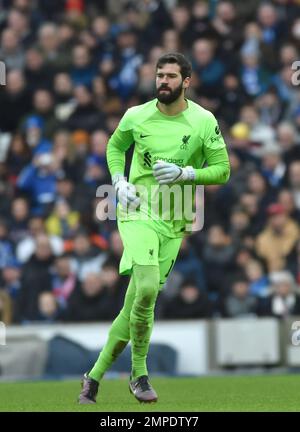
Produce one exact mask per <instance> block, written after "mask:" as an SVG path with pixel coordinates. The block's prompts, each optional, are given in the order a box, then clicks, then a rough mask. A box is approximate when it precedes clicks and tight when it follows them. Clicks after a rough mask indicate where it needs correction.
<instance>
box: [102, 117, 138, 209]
mask: <svg viewBox="0 0 300 432" xmlns="http://www.w3.org/2000/svg"><path fill="white" fill-rule="evenodd" d="M133 141H134V138H133V133H132V126H131V124H130V117H129V115H128V111H127V113H126V114H125V115H124V117H123V118H122V119H121V121H120V124H119V126H118V127H117V129H116V130H115V132H114V133H113V134H112V136H111V138H110V140H109V141H108V144H107V149H106V158H107V165H108V168H109V172H110V174H111V177H112V184H113V186H114V187H115V190H116V194H117V197H118V199H119V201H120V203H121V205H122V207H123V208H124V209H126V208H127V207H128V205H130V206H131V207H132V208H133V209H134V208H136V207H137V206H138V205H139V204H140V200H139V198H138V197H137V194H136V188H135V186H134V185H133V184H131V183H128V182H127V180H126V179H125V177H124V170H125V154H126V151H127V150H128V149H129V147H130V146H131V144H133Z"/></svg>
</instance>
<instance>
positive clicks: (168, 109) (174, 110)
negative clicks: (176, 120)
mask: <svg viewBox="0 0 300 432" xmlns="http://www.w3.org/2000/svg"><path fill="white" fill-rule="evenodd" d="M187 107H188V103H187V100H186V99H185V98H184V97H182V98H180V99H177V100H176V101H175V102H173V103H171V104H169V105H166V104H163V103H161V102H158V103H157V108H158V109H159V111H161V112H162V113H163V114H166V115H169V116H174V115H177V114H180V113H181V112H182V111H184V110H185V109H187Z"/></svg>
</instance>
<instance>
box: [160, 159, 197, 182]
mask: <svg viewBox="0 0 300 432" xmlns="http://www.w3.org/2000/svg"><path fill="white" fill-rule="evenodd" d="M153 175H154V177H155V178H156V180H157V181H158V183H159V184H160V185H163V184H169V183H177V182H182V181H187V180H195V170H194V168H193V167H191V166H186V167H184V168H181V167H179V166H178V165H176V164H174V163H169V162H164V161H157V162H155V164H154V165H153Z"/></svg>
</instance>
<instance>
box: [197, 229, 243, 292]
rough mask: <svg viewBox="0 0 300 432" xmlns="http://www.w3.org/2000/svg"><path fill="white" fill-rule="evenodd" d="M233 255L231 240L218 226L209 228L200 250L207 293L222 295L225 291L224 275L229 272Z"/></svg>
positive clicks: (226, 286)
mask: <svg viewBox="0 0 300 432" xmlns="http://www.w3.org/2000/svg"><path fill="white" fill-rule="evenodd" d="M234 254H235V246H234V244H233V242H232V238H231V237H230V236H229V235H228V234H227V233H226V232H225V231H224V229H223V228H222V227H221V226H220V225H213V226H211V227H210V228H209V230H208V235H207V238H206V242H205V244H204V246H203V250H202V259H203V262H204V270H205V274H206V278H207V287H208V291H209V293H211V294H215V295H222V294H223V293H224V292H226V291H227V288H228V285H227V281H226V277H224V275H225V274H226V273H227V274H228V273H229V272H230V269H231V266H232V260H233V257H234Z"/></svg>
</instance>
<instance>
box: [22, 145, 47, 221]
mask: <svg viewBox="0 0 300 432" xmlns="http://www.w3.org/2000/svg"><path fill="white" fill-rule="evenodd" d="M17 186H18V188H19V189H20V190H21V191H24V192H27V193H28V196H29V197H30V199H31V202H32V205H33V209H34V211H35V212H36V213H37V214H47V210H48V208H49V205H51V204H52V203H53V202H54V201H55V198H56V175H55V165H54V159H53V155H52V154H51V153H48V152H46V153H41V154H37V155H36V156H35V158H34V159H33V163H32V164H31V165H29V166H27V167H26V168H24V170H23V171H21V174H20V176H19V177H18V181H17Z"/></svg>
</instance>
